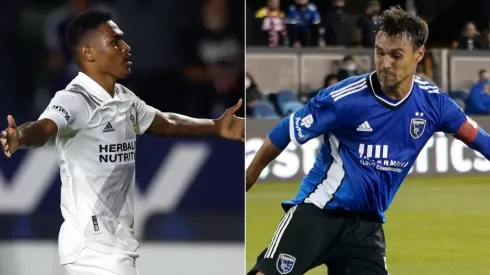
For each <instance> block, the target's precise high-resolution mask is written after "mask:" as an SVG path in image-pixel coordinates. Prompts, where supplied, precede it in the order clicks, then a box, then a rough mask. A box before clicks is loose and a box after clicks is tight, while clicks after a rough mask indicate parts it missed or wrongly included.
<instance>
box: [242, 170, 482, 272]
mask: <svg viewBox="0 0 490 275" xmlns="http://www.w3.org/2000/svg"><path fill="white" fill-rule="evenodd" d="M298 187H299V184H298V183H294V182H274V183H269V182H268V183H266V182H259V183H257V184H256V186H254V188H253V189H252V190H250V191H249V192H248V193H247V213H246V215H247V231H246V233H247V238H246V246H247V270H248V269H250V268H251V267H252V266H253V265H254V264H255V259H256V257H257V255H258V254H259V253H260V252H261V251H262V250H263V249H264V248H265V247H266V246H267V245H268V244H269V242H270V240H271V238H272V235H273V234H274V231H275V229H276V227H277V224H278V222H279V220H280V219H281V217H282V216H283V214H284V213H283V211H282V209H281V206H280V203H281V201H283V200H285V199H291V198H293V197H294V196H295V195H296V191H297V189H298ZM386 214H387V223H386V224H385V227H384V229H385V234H386V241H387V263H388V270H389V272H390V274H391V275H413V274H417V275H419V274H420V275H424V274H427V275H463V274H464V275H484V274H489V275H490V177H452V178H446V177H437V178H410V179H407V180H406V181H405V182H404V183H403V184H402V187H401V189H400V191H399V192H398V194H397V195H396V197H395V199H394V202H393V204H392V205H391V207H390V209H389V211H388V212H387V213H386ZM307 274H308V275H310V274H311V275H315V274H322V275H326V268H325V267H324V266H321V267H318V268H316V269H314V270H312V271H310V272H308V273H307Z"/></svg>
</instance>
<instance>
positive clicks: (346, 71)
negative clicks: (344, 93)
mask: <svg viewBox="0 0 490 275" xmlns="http://www.w3.org/2000/svg"><path fill="white" fill-rule="evenodd" d="M359 74H360V72H359V71H358V68H357V62H356V61H355V60H354V58H353V57H352V56H350V55H348V56H346V57H344V59H343V60H342V65H341V67H340V69H339V71H338V73H337V76H338V78H339V81H342V80H344V79H346V78H349V77H351V76H355V75H359Z"/></svg>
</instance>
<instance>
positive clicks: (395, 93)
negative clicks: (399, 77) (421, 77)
mask: <svg viewBox="0 0 490 275" xmlns="http://www.w3.org/2000/svg"><path fill="white" fill-rule="evenodd" d="M412 82H413V77H408V78H407V79H405V80H404V81H402V82H400V83H398V84H397V85H396V86H394V87H383V86H381V90H382V91H383V93H384V94H385V95H386V96H387V97H388V98H389V99H393V100H402V99H404V98H405V97H406V96H407V95H408V94H409V93H410V90H411V89H412V86H413V83H412Z"/></svg>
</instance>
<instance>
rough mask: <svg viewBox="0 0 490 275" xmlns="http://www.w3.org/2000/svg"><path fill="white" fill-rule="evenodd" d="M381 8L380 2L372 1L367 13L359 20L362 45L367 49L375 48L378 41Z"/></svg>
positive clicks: (368, 5)
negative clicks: (376, 23)
mask: <svg viewBox="0 0 490 275" xmlns="http://www.w3.org/2000/svg"><path fill="white" fill-rule="evenodd" d="M380 10H381V6H380V4H379V1H378V0H370V1H369V2H368V4H367V7H366V13H365V14H363V15H361V16H360V17H359V19H358V20H357V23H356V25H357V27H358V28H359V29H360V30H361V45H362V46H363V47H366V48H372V47H374V40H375V39H376V25H375V22H376V19H377V18H378V15H379V14H380Z"/></svg>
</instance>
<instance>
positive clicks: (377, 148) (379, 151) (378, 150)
mask: <svg viewBox="0 0 490 275" xmlns="http://www.w3.org/2000/svg"><path fill="white" fill-rule="evenodd" d="M374 157H375V158H377V159H379V157H381V145H376V147H375V153H374Z"/></svg>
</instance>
